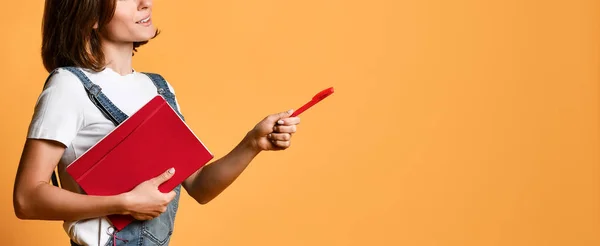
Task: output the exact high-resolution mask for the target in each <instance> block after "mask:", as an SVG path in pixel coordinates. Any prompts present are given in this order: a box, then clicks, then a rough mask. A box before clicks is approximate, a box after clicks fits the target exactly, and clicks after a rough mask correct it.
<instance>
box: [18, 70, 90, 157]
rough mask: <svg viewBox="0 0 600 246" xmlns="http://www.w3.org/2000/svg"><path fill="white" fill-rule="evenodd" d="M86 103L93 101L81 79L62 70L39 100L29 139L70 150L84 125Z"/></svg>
mask: <svg viewBox="0 0 600 246" xmlns="http://www.w3.org/2000/svg"><path fill="white" fill-rule="evenodd" d="M84 100H89V98H88V97H87V93H86V92H85V89H84V87H83V85H82V84H81V82H80V81H79V79H78V78H77V76H75V75H74V74H72V73H71V72H69V71H67V70H62V69H59V70H58V71H56V72H55V73H54V74H53V75H52V76H51V77H50V79H49V80H48V83H47V84H46V87H45V88H44V90H43V91H42V92H41V94H40V96H39V97H38V101H37V103H36V105H35V109H34V112H33V117H32V120H31V123H30V125H29V129H28V133H27V137H28V138H32V139H48V140H54V141H58V142H60V143H62V144H64V145H65V146H69V145H70V144H71V141H73V139H74V138H75V136H77V132H78V131H79V130H80V129H81V127H82V126H83V124H84V118H83V105H82V104H83V102H84Z"/></svg>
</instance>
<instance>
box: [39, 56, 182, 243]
mask: <svg viewBox="0 0 600 246" xmlns="http://www.w3.org/2000/svg"><path fill="white" fill-rule="evenodd" d="M83 71H84V73H85V74H86V76H88V78H89V79H90V80H91V81H92V82H93V83H95V84H97V85H99V86H100V87H101V88H102V92H103V93H104V94H105V95H106V97H108V98H109V99H110V100H111V101H112V102H113V104H114V105H115V106H117V107H118V108H119V109H121V111H123V113H125V114H127V115H129V116H131V115H132V114H133V113H135V112H136V111H137V110H138V109H140V108H141V107H142V106H144V105H145V104H146V103H147V102H148V101H150V100H151V99H152V98H153V97H154V96H156V95H157V94H158V93H157V88H156V86H154V83H153V82H152V80H151V79H150V78H149V77H148V76H146V75H145V74H143V73H138V72H135V71H133V72H132V73H130V74H127V75H120V74H119V73H117V72H115V71H114V70H112V69H110V68H106V69H104V70H103V71H101V72H93V71H91V70H83ZM167 85H168V86H169V89H170V90H171V92H173V93H175V91H174V90H173V88H172V87H171V85H170V84H169V83H168V82H167ZM178 109H179V104H178ZM180 112H181V111H180ZM114 128H115V125H114V124H113V123H112V122H111V121H110V120H108V119H107V118H106V117H105V116H104V115H103V114H102V112H100V110H99V109H98V108H97V107H96V105H95V104H94V103H93V102H92V101H91V100H90V98H89V97H88V95H87V93H86V90H85V88H84V87H83V84H82V83H81V81H80V80H79V78H78V77H77V76H76V75H75V74H73V73H71V72H70V71H68V70H64V69H58V71H56V72H55V73H54V74H53V75H52V77H50V79H49V80H48V83H47V84H46V87H45V88H44V90H43V91H42V92H41V94H40V96H39V98H38V101H37V103H36V106H35V110H34V113H33V117H32V121H31V124H30V126H29V131H28V134H27V137H28V138H32V139H49V140H54V141H58V142H60V143H62V144H64V145H65V146H66V149H65V153H64V154H63V156H62V157H61V159H60V161H59V163H58V171H59V175H60V176H59V177H60V179H61V186H62V187H63V189H66V190H70V191H73V192H77V193H83V192H82V190H81V188H80V187H79V186H78V185H77V183H76V182H75V181H74V180H73V179H72V178H71V177H70V175H69V174H67V173H66V172H65V169H66V167H67V166H68V165H69V164H70V163H72V162H73V161H74V160H75V159H76V158H78V157H79V156H81V154H83V153H84V152H85V151H87V150H88V149H89V148H90V147H92V146H93V145H94V144H96V143H97V142H98V141H100V140H101V139H102V138H103V137H104V136H105V135H107V134H108V133H109V132H111V131H112V130H113V129H114ZM63 227H64V229H65V231H66V232H67V233H68V234H69V236H70V237H71V239H73V241H75V242H76V243H78V244H80V245H104V244H106V242H107V241H108V239H109V237H110V235H109V233H107V232H108V231H109V227H110V222H109V221H108V220H106V218H97V219H90V220H85V221H65V223H64V226H63Z"/></svg>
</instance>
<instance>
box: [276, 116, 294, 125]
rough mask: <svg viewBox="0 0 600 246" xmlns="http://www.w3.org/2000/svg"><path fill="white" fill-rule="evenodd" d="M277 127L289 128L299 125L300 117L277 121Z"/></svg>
mask: <svg viewBox="0 0 600 246" xmlns="http://www.w3.org/2000/svg"><path fill="white" fill-rule="evenodd" d="M277 124H278V125H286V126H291V125H298V124H300V117H291V118H285V119H281V120H278V121H277Z"/></svg>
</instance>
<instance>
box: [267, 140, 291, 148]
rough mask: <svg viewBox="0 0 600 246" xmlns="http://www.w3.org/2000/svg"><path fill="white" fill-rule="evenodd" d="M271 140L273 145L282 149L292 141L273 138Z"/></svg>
mask: <svg viewBox="0 0 600 246" xmlns="http://www.w3.org/2000/svg"><path fill="white" fill-rule="evenodd" d="M272 142H273V145H275V146H276V147H278V148H282V149H285V148H289V147H290V146H291V145H292V142H290V141H281V140H274V141H272Z"/></svg>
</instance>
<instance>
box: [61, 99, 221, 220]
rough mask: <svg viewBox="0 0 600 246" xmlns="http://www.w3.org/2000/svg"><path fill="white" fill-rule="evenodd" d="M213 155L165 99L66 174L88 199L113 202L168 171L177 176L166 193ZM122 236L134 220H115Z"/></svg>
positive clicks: (112, 217) (97, 146) (136, 115)
mask: <svg viewBox="0 0 600 246" xmlns="http://www.w3.org/2000/svg"><path fill="white" fill-rule="evenodd" d="M213 157H214V155H213V154H212V153H211V152H210V151H209V150H208V149H207V148H206V146H205V145H204V144H203V143H202V142H201V141H200V139H199V138H198V137H197V136H196V135H195V134H194V133H193V131H192V130H191V129H190V128H189V127H188V126H187V124H186V123H185V122H184V121H183V120H181V118H180V117H179V116H178V115H177V113H176V112H175V111H174V110H173V108H172V107H171V106H170V105H169V104H168V103H167V101H166V100H165V99H164V98H163V97H162V96H160V95H157V96H156V97H154V98H153V99H152V100H150V101H149V102H148V103H147V104H146V105H144V106H143V107H142V108H140V109H139V110H138V111H137V112H135V113H134V114H133V115H131V116H130V117H129V118H128V119H127V120H125V121H123V122H122V123H121V124H120V125H118V126H117V127H116V128H115V129H114V130H113V131H112V132H111V133H109V134H108V135H106V136H105V137H104V138H103V139H101V140H100V141H99V142H98V143H96V144H95V145H94V146H93V147H92V148H90V149H89V150H88V151H86V152H85V153H84V154H83V155H81V156H80V157H79V158H77V159H76V160H75V161H74V162H73V163H72V164H71V165H69V167H68V168H67V173H69V174H70V175H71V176H72V177H73V178H74V179H75V181H76V182H77V183H78V184H79V185H80V186H81V188H82V189H83V190H84V191H85V193H87V194H88V195H98V196H110V195H118V194H121V193H125V192H128V191H131V190H133V188H135V187H136V186H137V185H138V184H140V183H142V182H144V181H146V180H149V179H151V178H154V177H156V176H158V175H160V174H161V173H163V172H165V171H167V170H168V169H169V168H171V167H174V168H175V174H174V176H173V177H172V178H171V179H169V180H168V181H166V182H164V183H163V184H162V185H160V186H159V190H160V191H161V192H164V193H167V192H170V191H171V190H173V189H174V188H175V187H176V186H177V185H179V184H181V183H182V182H183V181H184V180H185V179H186V178H188V177H189V176H190V175H192V174H193V173H194V172H196V171H197V170H198V169H200V168H201V167H202V166H204V165H206V164H207V163H208V162H209V161H210V160H211V159H212V158H213ZM108 219H109V220H110V221H111V223H112V224H113V226H115V228H116V229H117V230H122V229H123V228H125V226H127V225H128V224H129V223H131V222H132V221H133V220H134V218H133V217H131V216H129V215H110V216H108Z"/></svg>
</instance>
